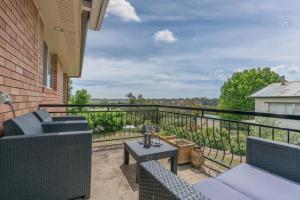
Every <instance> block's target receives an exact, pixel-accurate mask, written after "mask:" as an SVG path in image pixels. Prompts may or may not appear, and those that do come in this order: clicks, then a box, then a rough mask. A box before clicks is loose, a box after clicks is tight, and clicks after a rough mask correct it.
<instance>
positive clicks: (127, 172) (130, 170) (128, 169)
mask: <svg viewBox="0 0 300 200" xmlns="http://www.w3.org/2000/svg"><path fill="white" fill-rule="evenodd" d="M120 169H121V171H122V173H123V174H124V176H125V178H126V180H127V182H128V184H129V185H130V187H131V189H132V191H135V192H136V191H138V188H139V187H138V184H137V183H136V173H135V172H136V163H134V164H129V165H124V164H122V165H121V166H120Z"/></svg>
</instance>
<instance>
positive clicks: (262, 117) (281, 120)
mask: <svg viewBox="0 0 300 200" xmlns="http://www.w3.org/2000/svg"><path fill="white" fill-rule="evenodd" d="M39 107H40V108H47V109H48V110H49V111H50V113H51V114H52V115H53V116H64V115H82V116H85V117H86V118H87V120H88V122H89V126H90V128H91V129H92V130H93V139H94V140H93V141H94V142H97V143H102V142H108V141H114V140H120V141H123V140H125V139H130V138H138V137H141V133H140V127H141V126H142V125H144V124H147V125H149V126H158V127H160V129H161V131H164V132H167V133H170V134H174V135H176V136H177V138H179V139H181V138H184V139H187V140H190V141H193V142H194V143H196V144H197V145H198V146H200V147H202V149H203V151H204V154H205V157H206V159H207V160H209V161H212V162H214V163H217V164H219V165H221V166H222V167H225V168H231V167H232V166H235V165H237V164H239V163H241V162H243V161H244V160H245V153H246V137H247V136H257V137H262V138H269V139H272V140H275V141H281V142H287V143H292V144H298V145H299V144H300V128H299V129H298V128H289V127H288V126H287V123H289V124H291V123H292V124H299V127H300V116H295V115H283V114H271V113H259V112H244V111H231V110H219V109H205V108H192V107H179V106H164V105H116V104H111V105H98V104H93V105H91V104H90V105H70V104H66V105H61V104H56V105H55V104H43V105H40V106H39ZM291 120H292V121H291Z"/></svg>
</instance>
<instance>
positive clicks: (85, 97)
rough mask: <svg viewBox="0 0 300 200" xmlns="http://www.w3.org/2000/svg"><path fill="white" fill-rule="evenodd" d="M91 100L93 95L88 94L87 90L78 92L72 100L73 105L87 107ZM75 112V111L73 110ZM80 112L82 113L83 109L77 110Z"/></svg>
mask: <svg viewBox="0 0 300 200" xmlns="http://www.w3.org/2000/svg"><path fill="white" fill-rule="evenodd" d="M90 100H91V95H90V94H89V93H88V91H87V90H85V89H82V90H77V91H76V93H75V95H74V96H72V98H71V104H77V105H85V104H88V103H89V102H90ZM72 110H73V109H72ZM76 110H78V111H82V110H83V108H76Z"/></svg>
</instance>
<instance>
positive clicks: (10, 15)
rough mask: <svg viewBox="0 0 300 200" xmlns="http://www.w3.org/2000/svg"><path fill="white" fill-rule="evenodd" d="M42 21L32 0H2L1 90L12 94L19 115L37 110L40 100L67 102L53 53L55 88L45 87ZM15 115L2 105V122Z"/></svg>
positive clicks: (0, 18)
mask: <svg viewBox="0 0 300 200" xmlns="http://www.w3.org/2000/svg"><path fill="white" fill-rule="evenodd" d="M43 40H44V38H43V22H42V20H41V18H40V17H38V11H37V9H36V7H35V5H34V3H33V2H32V1H31V0H0V91H2V92H4V93H8V94H11V96H12V100H13V107H14V109H15V111H16V115H22V114H25V113H27V112H31V111H34V110H36V109H37V106H38V105H39V104H40V103H63V102H64V94H63V92H64V88H65V87H64V86H63V84H64V75H63V71H62V65H61V62H60V60H59V58H58V56H56V55H53V56H52V59H53V60H52V61H53V71H54V75H53V76H54V80H55V81H54V84H53V89H50V88H46V87H44V86H43V48H44V47H43ZM11 117H13V115H12V113H11V111H10V109H9V107H8V106H7V105H0V133H1V132H2V130H3V127H2V122H3V121H4V120H6V119H9V118H11Z"/></svg>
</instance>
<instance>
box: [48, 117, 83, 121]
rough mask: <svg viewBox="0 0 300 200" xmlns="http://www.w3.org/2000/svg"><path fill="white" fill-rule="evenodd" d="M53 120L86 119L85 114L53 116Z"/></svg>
mask: <svg viewBox="0 0 300 200" xmlns="http://www.w3.org/2000/svg"><path fill="white" fill-rule="evenodd" d="M52 120H53V121H74V120H86V119H85V117H83V116H61V117H52Z"/></svg>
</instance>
